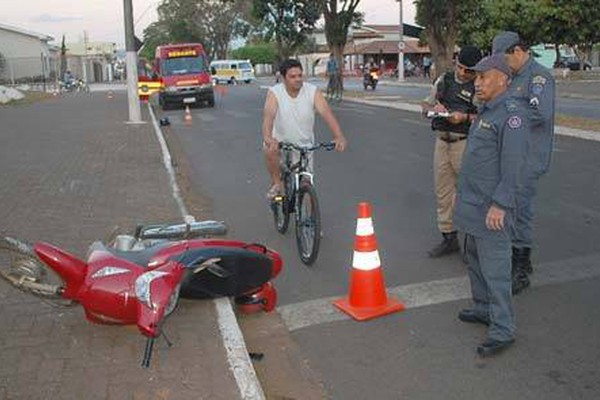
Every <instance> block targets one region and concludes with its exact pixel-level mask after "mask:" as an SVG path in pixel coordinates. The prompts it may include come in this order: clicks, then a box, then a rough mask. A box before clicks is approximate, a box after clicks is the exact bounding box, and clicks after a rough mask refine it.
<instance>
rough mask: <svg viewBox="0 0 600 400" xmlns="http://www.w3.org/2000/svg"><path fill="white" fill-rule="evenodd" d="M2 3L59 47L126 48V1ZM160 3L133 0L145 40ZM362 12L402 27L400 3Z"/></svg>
mask: <svg viewBox="0 0 600 400" xmlns="http://www.w3.org/2000/svg"><path fill="white" fill-rule="evenodd" d="M8 2H9V0H0V4H4V7H2V13H1V14H0V23H2V24H5V25H11V26H14V27H17V28H21V29H24V30H28V31H33V32H36V33H41V34H46V35H49V36H52V37H54V39H55V40H54V44H57V45H59V44H60V41H61V39H62V35H63V34H64V35H65V37H66V41H67V43H69V42H79V41H82V40H83V36H84V31H85V32H87V36H88V40H89V41H100V42H115V43H117V46H118V47H119V48H122V47H124V46H123V43H124V42H125V39H124V28H123V25H124V20H123V1H122V0H78V1H74V0H50V1H49V0H28V1H17V2H14V1H13V2H11V3H10V7H9V6H8V5H7V3H8ZM158 4H160V0H133V13H134V23H135V31H136V35H137V36H138V37H140V38H141V37H142V35H143V31H144V28H145V27H146V26H148V25H149V24H150V23H152V22H153V21H155V20H156V19H157V14H156V7H157V6H158ZM359 10H360V11H362V12H364V13H365V23H367V24H398V21H399V11H400V10H399V8H398V2H397V1H396V0H362V1H361V3H360V5H359ZM403 13H404V15H403V19H404V22H405V23H414V18H415V7H414V5H413V0H404V1H403Z"/></svg>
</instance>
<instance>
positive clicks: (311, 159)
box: [263, 142, 315, 174]
mask: <svg viewBox="0 0 600 400" xmlns="http://www.w3.org/2000/svg"><path fill="white" fill-rule="evenodd" d="M263 149H266V146H265V143H264V142H263ZM291 155H292V164H295V163H297V162H298V161H300V152H299V151H297V150H292V151H291ZM284 162H285V151H283V150H279V163H280V164H281V165H283V163H284ZM306 171H307V172H309V173H311V174H312V173H314V171H315V153H314V152H313V151H311V152H310V153H308V165H307V166H306Z"/></svg>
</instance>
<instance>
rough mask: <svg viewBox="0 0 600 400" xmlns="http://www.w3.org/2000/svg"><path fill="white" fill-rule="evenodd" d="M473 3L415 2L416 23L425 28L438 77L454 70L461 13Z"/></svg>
mask: <svg viewBox="0 0 600 400" xmlns="http://www.w3.org/2000/svg"><path fill="white" fill-rule="evenodd" d="M472 2H475V0H415V5H416V6H417V16H416V21H417V23H418V24H420V25H421V26H424V27H425V31H424V34H425V36H426V39H427V44H428V45H429V48H430V49H431V55H432V58H433V62H434V63H435V66H436V73H437V74H438V75H441V74H442V73H444V72H445V71H448V70H450V69H451V68H452V58H453V56H454V49H455V46H456V42H457V38H458V31H459V16H460V11H461V8H463V7H466V6H468V5H470V4H471V3H472Z"/></svg>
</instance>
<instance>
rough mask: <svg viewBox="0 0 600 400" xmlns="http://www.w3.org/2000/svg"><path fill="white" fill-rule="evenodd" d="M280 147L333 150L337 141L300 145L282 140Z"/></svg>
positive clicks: (304, 149) (303, 149)
mask: <svg viewBox="0 0 600 400" xmlns="http://www.w3.org/2000/svg"><path fill="white" fill-rule="evenodd" d="M279 148H280V149H282V150H298V151H315V150H319V149H324V150H326V151H331V150H333V149H335V142H327V143H317V144H315V145H313V146H298V145H295V144H293V143H287V142H280V143H279Z"/></svg>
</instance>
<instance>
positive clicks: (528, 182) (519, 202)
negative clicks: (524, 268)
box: [511, 176, 538, 248]
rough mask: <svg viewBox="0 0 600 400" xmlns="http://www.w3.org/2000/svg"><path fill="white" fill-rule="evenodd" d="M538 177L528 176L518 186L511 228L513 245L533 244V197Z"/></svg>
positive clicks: (529, 245)
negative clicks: (513, 220)
mask: <svg viewBox="0 0 600 400" xmlns="http://www.w3.org/2000/svg"><path fill="white" fill-rule="evenodd" d="M537 182H538V178H536V177H533V176H529V177H526V178H525V179H524V180H523V182H522V183H521V184H519V185H518V186H517V192H516V196H515V199H516V206H517V207H516V212H515V222H514V224H513V227H512V230H511V239H512V245H513V246H514V247H517V248H523V247H532V245H533V226H532V224H533V198H534V197H535V194H536V187H537Z"/></svg>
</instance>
